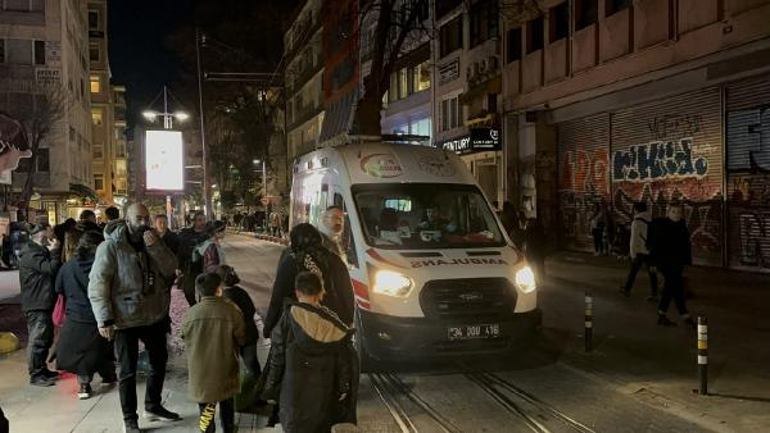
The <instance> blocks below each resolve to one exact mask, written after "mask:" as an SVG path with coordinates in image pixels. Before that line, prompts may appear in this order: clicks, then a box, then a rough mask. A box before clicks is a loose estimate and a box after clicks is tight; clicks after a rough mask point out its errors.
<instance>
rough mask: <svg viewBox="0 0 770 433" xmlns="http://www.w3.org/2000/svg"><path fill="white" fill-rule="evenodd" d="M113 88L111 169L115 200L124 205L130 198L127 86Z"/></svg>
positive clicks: (114, 86)
mask: <svg viewBox="0 0 770 433" xmlns="http://www.w3.org/2000/svg"><path fill="white" fill-rule="evenodd" d="M110 87H111V88H112V118H113V125H112V137H111V140H112V146H111V150H110V151H111V153H112V155H113V158H112V164H111V171H112V178H113V180H112V186H113V201H114V202H115V203H116V204H118V205H120V206H123V205H124V204H125V203H126V201H127V199H128V149H127V145H128V142H127V138H126V128H127V126H128V125H127V120H126V114H127V113H126V110H127V107H126V88H125V86H116V85H112V86H110Z"/></svg>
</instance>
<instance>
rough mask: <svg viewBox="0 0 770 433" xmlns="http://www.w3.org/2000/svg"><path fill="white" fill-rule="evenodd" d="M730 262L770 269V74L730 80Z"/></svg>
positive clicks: (728, 177)
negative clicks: (736, 80)
mask: <svg viewBox="0 0 770 433" xmlns="http://www.w3.org/2000/svg"><path fill="white" fill-rule="evenodd" d="M725 93H726V111H727V113H725V119H726V122H727V127H726V134H725V135H726V139H727V143H726V144H727V146H726V148H727V199H728V203H727V208H728V218H727V230H728V265H729V266H730V267H732V268H736V269H748V270H756V271H765V272H769V271H770V80H769V79H767V78H764V79H754V80H748V81H743V82H740V83H736V84H732V85H729V86H727V89H726V92H725Z"/></svg>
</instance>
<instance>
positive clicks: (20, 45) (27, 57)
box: [5, 39, 33, 65]
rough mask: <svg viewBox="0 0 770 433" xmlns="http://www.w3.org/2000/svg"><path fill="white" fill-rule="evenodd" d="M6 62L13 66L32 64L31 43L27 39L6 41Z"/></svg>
mask: <svg viewBox="0 0 770 433" xmlns="http://www.w3.org/2000/svg"><path fill="white" fill-rule="evenodd" d="M5 44H6V47H5V48H6V51H7V52H6V61H7V62H8V63H11V64H15V65H31V64H32V60H33V58H32V41H31V40H29V39H6V41H5Z"/></svg>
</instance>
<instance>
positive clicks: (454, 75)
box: [438, 58, 460, 86]
mask: <svg viewBox="0 0 770 433" xmlns="http://www.w3.org/2000/svg"><path fill="white" fill-rule="evenodd" d="M458 78H460V59H459V58H458V59H454V60H452V61H451V62H449V63H445V64H443V65H441V66H439V67H438V84H439V85H440V86H443V85H444V84H446V83H449V82H451V81H454V80H456V79H458Z"/></svg>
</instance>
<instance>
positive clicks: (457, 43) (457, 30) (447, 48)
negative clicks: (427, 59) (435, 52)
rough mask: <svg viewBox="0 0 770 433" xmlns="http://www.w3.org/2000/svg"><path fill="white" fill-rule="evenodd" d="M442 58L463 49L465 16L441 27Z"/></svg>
mask: <svg viewBox="0 0 770 433" xmlns="http://www.w3.org/2000/svg"><path fill="white" fill-rule="evenodd" d="M440 38H441V41H440V43H441V57H445V56H446V55H448V54H450V53H452V52H454V51H456V50H459V49H461V48H463V16H462V15H460V16H458V17H457V18H455V19H453V20H452V21H450V22H448V23H446V24H444V26H443V27H441V34H440Z"/></svg>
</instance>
